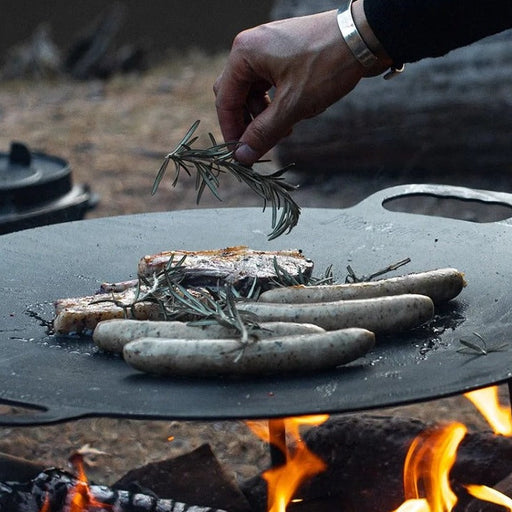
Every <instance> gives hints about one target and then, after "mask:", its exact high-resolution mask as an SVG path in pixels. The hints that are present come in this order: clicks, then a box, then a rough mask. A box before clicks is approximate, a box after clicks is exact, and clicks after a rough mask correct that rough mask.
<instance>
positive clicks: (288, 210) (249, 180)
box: [151, 121, 300, 240]
mask: <svg viewBox="0 0 512 512" xmlns="http://www.w3.org/2000/svg"><path fill="white" fill-rule="evenodd" d="M198 126H199V121H196V122H195V123H194V124H193V125H192V126H191V127H190V129H189V130H188V131H187V133H186V134H185V136H184V137H183V138H182V139H181V141H180V142H179V143H178V145H177V146H176V148H175V149H174V150H173V151H171V152H170V153H169V154H168V155H166V156H165V158H164V161H163V163H162V165H161V166H160V169H159V171H158V173H157V175H156V178H155V181H154V184H153V189H152V192H151V193H152V194H155V193H156V191H157V189H158V187H159V185H160V183H161V181H162V179H163V177H164V175H165V172H166V170H167V167H168V165H169V163H170V162H171V161H172V162H173V163H174V168H175V173H174V178H173V180H172V182H171V185H172V186H173V187H175V186H176V185H177V183H178V181H179V178H180V175H181V173H182V171H183V172H185V173H186V174H188V175H189V176H192V173H193V172H194V171H195V172H196V182H195V187H196V190H197V198H196V201H197V203H199V202H200V200H201V197H202V195H203V192H204V190H205V188H206V187H208V189H209V190H210V191H211V193H212V194H213V195H214V196H215V197H216V198H217V199H219V200H221V197H220V195H219V192H218V188H219V185H220V181H219V176H220V175H221V174H222V173H230V174H232V175H233V176H235V177H236V178H237V179H238V180H239V181H240V182H244V183H245V184H247V185H248V186H249V188H250V189H251V190H252V191H253V192H255V193H256V194H257V195H258V196H259V197H261V198H262V199H263V211H265V209H266V207H267V205H269V204H270V206H271V208H272V232H271V233H270V234H269V235H268V239H269V240H273V239H275V238H277V237H279V236H280V235H282V234H284V233H289V232H290V231H291V230H292V229H293V228H294V227H295V226H296V225H297V223H298V221H299V216H300V207H299V205H298V204H297V203H296V202H295V201H294V200H293V198H292V197H291V195H290V192H292V191H293V190H295V189H296V188H297V187H296V186H295V185H292V184H290V183H287V182H286V181H284V178H283V174H284V173H285V172H286V171H287V170H288V169H289V168H290V167H291V165H288V166H286V167H283V168H282V169H279V170H277V171H275V172H273V173H272V174H269V175H263V174H260V173H258V172H256V171H255V170H254V169H252V168H251V167H248V166H246V165H243V164H241V163H240V162H237V161H236V160H235V159H234V151H235V149H236V144H233V143H223V144H218V143H217V142H216V140H215V138H214V136H213V135H212V134H211V133H210V134H209V137H210V142H211V144H212V145H211V146H210V147H207V148H204V149H200V148H193V147H192V145H193V144H194V142H196V141H197V139H198V137H197V136H195V135H194V134H195V132H196V130H197V127H198ZM279 210H281V214H280V215H279ZM278 215H279V217H278Z"/></svg>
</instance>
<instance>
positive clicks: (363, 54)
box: [337, 0, 404, 79]
mask: <svg viewBox="0 0 512 512" xmlns="http://www.w3.org/2000/svg"><path fill="white" fill-rule="evenodd" d="M342 1H343V3H342V6H341V7H340V9H339V10H338V15H337V19H338V25H339V28H340V31H341V34H342V36H343V38H344V40H345V42H346V43H347V45H348V47H349V48H350V50H351V52H352V53H353V54H354V56H355V57H356V59H357V60H358V61H359V62H360V64H361V65H362V66H363V68H364V75H365V76H375V75H379V74H381V73H383V72H385V71H386V70H389V71H388V72H387V73H386V74H385V75H384V78H385V79H388V78H391V77H392V76H394V75H395V74H396V73H400V72H401V71H403V69H404V66H403V65H400V66H396V65H395V64H394V63H393V61H392V59H391V58H390V56H389V55H388V53H387V52H386V50H385V49H384V47H383V46H382V44H381V43H380V41H379V40H378V39H377V37H376V36H375V34H374V32H373V30H372V28H371V27H370V24H369V23H368V20H367V19H366V15H365V12H364V0H342Z"/></svg>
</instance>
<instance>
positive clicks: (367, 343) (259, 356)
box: [123, 328, 375, 376]
mask: <svg viewBox="0 0 512 512" xmlns="http://www.w3.org/2000/svg"><path fill="white" fill-rule="evenodd" d="M374 344H375V335H374V334H373V333H372V332H370V331H368V330H366V329H358V328H350V329H341V330H336V331H330V332H323V333H314V334H300V335H291V336H279V337H275V338H268V339H262V340H258V341H257V342H253V343H248V344H245V345H241V343H240V340H236V339H200V340H197V339H196V340H193V339H166V338H143V339H140V340H135V341H132V342H130V343H128V344H126V345H125V346H124V349H123V357H124V359H125V361H126V362H127V363H128V364H129V365H131V366H132V367H134V368H136V369H137V370H140V371H143V372H148V373H154V374H158V375H172V376H177V375H183V376H209V375H218V374H223V375H261V374H273V373H279V374H281V373H284V372H297V371H300V372H301V373H302V372H311V371H316V370H320V369H326V368H334V367H336V366H339V365H342V364H346V363H349V362H351V361H354V360H356V359H358V358H359V357H361V356H363V355H364V354H366V353H367V352H368V351H369V350H370V349H371V348H372V347H373V346H374Z"/></svg>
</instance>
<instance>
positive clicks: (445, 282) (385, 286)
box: [258, 268, 466, 304]
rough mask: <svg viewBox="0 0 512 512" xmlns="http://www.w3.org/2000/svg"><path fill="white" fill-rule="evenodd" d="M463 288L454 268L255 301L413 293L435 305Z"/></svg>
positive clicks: (291, 289)
mask: <svg viewBox="0 0 512 512" xmlns="http://www.w3.org/2000/svg"><path fill="white" fill-rule="evenodd" d="M464 286H466V282H465V280H464V274H463V273H462V272H460V271H459V270H457V269H455V268H442V269H437V270H430V271H426V272H417V273H413V274H407V275H404V276H399V277H391V278H388V279H380V280H378V281H367V282H361V283H350V284H337V285H319V286H288V287H283V288H274V289H272V290H268V291H266V292H263V293H262V294H261V295H260V297H259V299H258V300H259V301H260V302H279V303H282V304H290V303H306V302H330V301H335V300H353V299H368V298H372V297H384V296H387V295H402V294H406V293H417V294H420V295H427V296H428V297H430V298H431V299H432V300H433V301H434V303H436V304H437V303H439V302H446V301H448V300H450V299H453V298H454V297H456V296H457V295H458V294H459V293H460V292H461V291H462V289H463V288H464Z"/></svg>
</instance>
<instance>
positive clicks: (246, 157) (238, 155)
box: [235, 144, 260, 165]
mask: <svg viewBox="0 0 512 512" xmlns="http://www.w3.org/2000/svg"><path fill="white" fill-rule="evenodd" d="M259 158H260V156H259V155H258V153H256V151H254V149H252V148H251V146H249V145H248V144H242V145H241V146H240V147H239V148H238V149H237V150H236V151H235V159H236V160H238V161H239V162H240V163H241V164H246V165H252V164H253V163H254V162H256V161H257V160H259Z"/></svg>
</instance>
